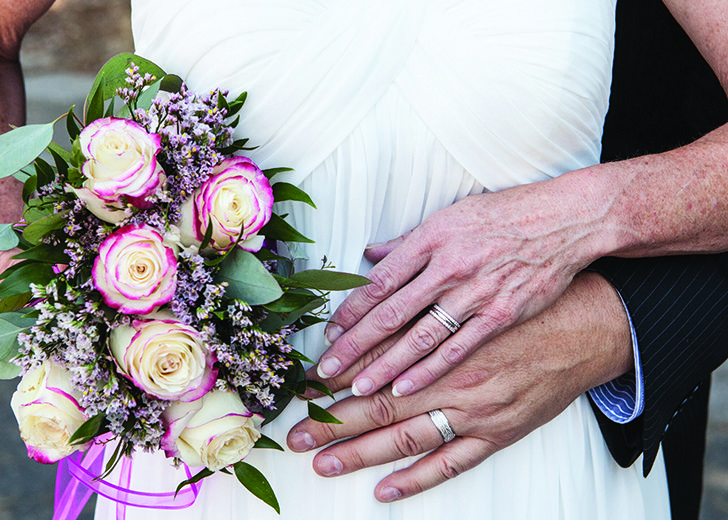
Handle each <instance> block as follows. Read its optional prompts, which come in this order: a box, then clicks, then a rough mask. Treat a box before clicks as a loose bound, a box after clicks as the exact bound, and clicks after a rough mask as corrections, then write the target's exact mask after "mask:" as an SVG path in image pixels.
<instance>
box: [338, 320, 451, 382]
mask: <svg viewBox="0 0 728 520" xmlns="http://www.w3.org/2000/svg"><path fill="white" fill-rule="evenodd" d="M451 334H452V332H450V330H448V329H447V328H445V326H444V325H443V324H442V323H441V322H440V321H438V320H437V319H436V318H434V317H433V316H432V315H431V314H430V313H426V314H425V315H424V316H423V317H422V318H421V319H420V320H418V321H417V322H416V323H415V324H414V325H413V326H412V327H411V328H410V330H409V331H407V332H406V333H405V334H404V335H403V336H402V337H401V339H400V340H399V341H397V342H396V343H394V344H393V345H392V346H391V348H389V349H388V350H387V352H383V353H382V354H381V355H380V356H379V357H377V358H375V359H374V360H372V362H371V363H369V364H367V365H365V368H364V369H363V370H362V371H361V372H360V373H359V374H358V375H357V376H356V377H355V379H354V380H353V384H352V391H353V392H354V395H359V396H362V395H371V394H373V393H374V392H376V391H377V390H379V389H380V388H382V387H383V386H384V385H386V384H388V383H390V382H391V381H392V380H393V379H394V378H395V377H397V376H398V375H400V374H402V372H404V371H405V370H406V369H407V368H408V367H409V366H411V365H412V364H413V363H415V362H417V361H419V360H420V359H422V358H423V357H425V356H427V355H428V354H429V353H430V352H432V351H433V350H435V349H436V348H438V345H440V343H441V342H442V341H444V340H445V339H447V338H448V336H450V335H451ZM393 392H394V394H395V395H396V396H401V395H407V394H410V393H412V391H411V390H410V389H409V388H407V383H406V380H405V381H403V382H401V383H400V385H399V386H398V387H396V388H393Z"/></svg>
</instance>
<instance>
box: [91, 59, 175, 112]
mask: <svg viewBox="0 0 728 520" xmlns="http://www.w3.org/2000/svg"><path fill="white" fill-rule="evenodd" d="M132 62H133V63H134V65H136V66H137V67H139V73H140V74H141V75H144V74H145V73H149V74H151V75H152V76H156V77H157V78H161V77H163V76H165V72H164V70H162V69H161V68H160V67H159V66H158V65H156V64H155V63H153V62H151V61H149V60H148V59H146V58H142V57H141V56H138V55H136V54H132V53H130V52H124V53H121V54H117V55H116V56H114V57H113V58H111V59H110V60H109V61H107V62H106V63H105V64H104V66H103V67H101V70H99V73H98V74H97V75H96V79H95V80H94V83H93V85H92V86H91V90H90V91H89V96H88V98H87V103H88V100H89V99H93V97H94V96H95V95H96V92H97V91H100V92H101V94H100V98H101V101H102V103H103V101H105V100H107V99H111V98H113V97H114V96H115V95H116V89H118V88H120V87H125V86H126V78H127V77H128V76H127V74H126V69H128V68H129V66H130V65H131V63H132Z"/></svg>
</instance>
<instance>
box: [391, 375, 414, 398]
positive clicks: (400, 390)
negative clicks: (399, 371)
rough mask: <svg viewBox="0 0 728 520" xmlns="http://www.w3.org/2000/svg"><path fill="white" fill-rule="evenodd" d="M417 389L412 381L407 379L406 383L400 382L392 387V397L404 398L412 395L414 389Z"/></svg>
mask: <svg viewBox="0 0 728 520" xmlns="http://www.w3.org/2000/svg"><path fill="white" fill-rule="evenodd" d="M414 387H415V385H413V384H412V381H410V380H409V379H405V380H404V381H400V382H399V383H397V384H396V385H394V386H393V387H392V395H393V396H394V397H402V396H403V395H409V394H411V393H412V389H413V388H414Z"/></svg>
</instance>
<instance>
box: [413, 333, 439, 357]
mask: <svg viewBox="0 0 728 520" xmlns="http://www.w3.org/2000/svg"><path fill="white" fill-rule="evenodd" d="M406 338H407V339H406V341H407V346H408V347H409V349H410V350H411V351H412V352H414V353H415V354H418V355H419V357H422V356H424V355H425V354H429V353H430V352H432V351H433V350H434V349H435V348H436V347H437V345H438V343H439V341H438V338H437V336H435V334H433V333H432V331H431V330H429V329H427V328H425V327H422V326H415V327H414V328H413V329H412V330H411V331H410V334H409V335H407V336H406Z"/></svg>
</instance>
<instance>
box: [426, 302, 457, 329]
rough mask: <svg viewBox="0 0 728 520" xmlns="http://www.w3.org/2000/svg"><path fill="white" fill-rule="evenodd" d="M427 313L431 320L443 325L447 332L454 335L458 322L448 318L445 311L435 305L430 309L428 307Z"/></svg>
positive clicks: (450, 317)
mask: <svg viewBox="0 0 728 520" xmlns="http://www.w3.org/2000/svg"><path fill="white" fill-rule="evenodd" d="M429 312H430V314H431V315H432V317H433V318H435V319H436V320H437V321H439V322H440V323H442V324H443V325H445V327H446V328H447V330H449V331H450V332H452V333H453V334H455V333H456V332H457V331H458V329H459V328H460V322H458V320H456V319H455V318H453V317H452V316H450V315H449V314H448V313H447V311H446V310H445V309H443V308H442V307H440V306H439V305H438V304H436V303H435V304H434V305H433V306H432V307H430V311H429Z"/></svg>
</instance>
